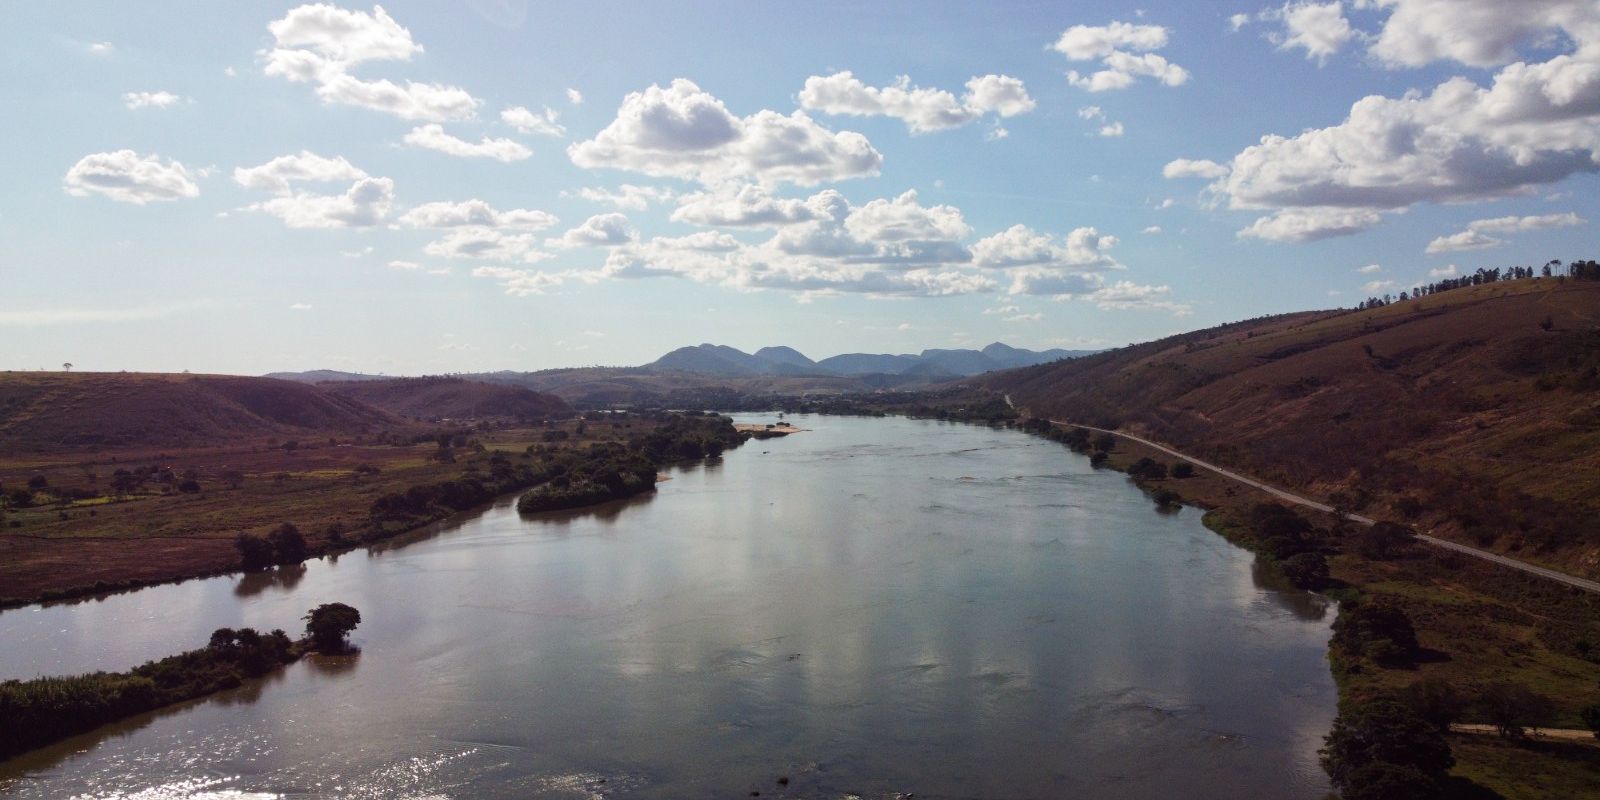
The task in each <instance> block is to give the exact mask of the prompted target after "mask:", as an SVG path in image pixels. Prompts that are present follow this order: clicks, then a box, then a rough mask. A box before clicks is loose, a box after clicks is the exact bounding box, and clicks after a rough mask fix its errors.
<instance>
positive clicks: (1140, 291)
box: [1083, 276, 1190, 317]
mask: <svg viewBox="0 0 1600 800" xmlns="http://www.w3.org/2000/svg"><path fill="white" fill-rule="evenodd" d="M1097 277H1098V276H1097ZM1171 294H1172V289H1171V287H1168V286H1165V285H1163V286H1147V285H1142V284H1137V283H1134V282H1132V281H1117V282H1116V283H1113V284H1110V285H1109V286H1103V287H1101V288H1099V289H1096V290H1094V291H1092V292H1090V293H1088V294H1087V295H1085V296H1084V298H1083V299H1085V300H1087V301H1089V302H1091V303H1094V304H1095V305H1096V306H1098V307H1100V308H1101V309H1103V310H1107V311H1168V312H1171V313H1172V314H1174V315H1176V316H1180V317H1182V316H1187V315H1188V314H1189V310H1190V309H1189V306H1188V305H1187V304H1185V303H1178V302H1174V301H1172V300H1169V299H1167V298H1168V297H1170V296H1171Z"/></svg>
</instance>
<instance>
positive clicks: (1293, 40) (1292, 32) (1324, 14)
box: [1278, 2, 1356, 62]
mask: <svg viewBox="0 0 1600 800" xmlns="http://www.w3.org/2000/svg"><path fill="white" fill-rule="evenodd" d="M1280 13H1281V17H1282V19H1283V26H1284V31H1285V32H1284V36H1283V37H1282V41H1280V42H1279V43H1278V47H1279V48H1281V49H1284V50H1289V49H1292V48H1296V47H1298V48H1301V49H1303V50H1305V51H1306V58H1314V59H1317V61H1319V62H1325V61H1327V60H1328V57H1329V56H1331V55H1333V54H1335V53H1337V52H1339V50H1341V49H1342V48H1343V47H1344V46H1345V44H1346V43H1347V42H1349V41H1350V40H1351V39H1352V38H1354V37H1355V35H1356V34H1355V29H1353V28H1351V27H1350V20H1347V19H1345V17H1344V4H1343V3H1340V2H1332V3H1314V2H1301V3H1290V4H1288V5H1285V6H1284V7H1283V9H1282V10H1281V12H1280Z"/></svg>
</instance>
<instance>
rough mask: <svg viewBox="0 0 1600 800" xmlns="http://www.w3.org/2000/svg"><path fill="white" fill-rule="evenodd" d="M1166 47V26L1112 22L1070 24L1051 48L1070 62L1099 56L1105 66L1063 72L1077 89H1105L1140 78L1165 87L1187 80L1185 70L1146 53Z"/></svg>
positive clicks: (1187, 76) (1125, 84) (1109, 89)
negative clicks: (1158, 82) (1084, 70)
mask: <svg viewBox="0 0 1600 800" xmlns="http://www.w3.org/2000/svg"><path fill="white" fill-rule="evenodd" d="M1166 46H1167V29H1166V28H1163V27H1161V26H1159V25H1133V24H1130V23H1127V22H1112V23H1111V24H1109V25H1100V26H1091V25H1074V26H1072V27H1070V28H1068V29H1067V30H1066V31H1065V32H1063V33H1062V34H1061V38H1060V39H1057V40H1056V43H1055V45H1054V48H1055V50H1056V52H1059V53H1061V54H1062V55H1064V56H1066V57H1067V58H1068V59H1069V60H1072V61H1090V60H1093V59H1100V63H1101V66H1103V67H1105V69H1102V70H1099V71H1097V72H1094V73H1091V74H1088V75H1084V74H1081V73H1079V72H1078V71H1077V70H1072V71H1071V72H1068V73H1067V81H1068V82H1069V83H1071V84H1072V85H1073V86H1076V87H1078V88H1080V89H1086V90H1088V91H1091V92H1106V91H1112V90H1116V89H1125V88H1127V87H1129V86H1131V85H1133V82H1134V81H1135V80H1137V79H1138V78H1141V77H1150V78H1154V79H1156V80H1158V81H1160V82H1161V83H1164V84H1166V85H1167V86H1182V85H1183V84H1184V83H1186V82H1188V80H1189V71H1188V70H1186V69H1184V68H1183V67H1180V66H1178V65H1177V64H1173V63H1171V62H1170V61H1167V60H1166V59H1165V58H1163V57H1162V56H1159V55H1157V54H1155V53H1153V52H1149V51H1152V50H1160V49H1161V48H1163V47H1166ZM1135 53H1138V55H1135Z"/></svg>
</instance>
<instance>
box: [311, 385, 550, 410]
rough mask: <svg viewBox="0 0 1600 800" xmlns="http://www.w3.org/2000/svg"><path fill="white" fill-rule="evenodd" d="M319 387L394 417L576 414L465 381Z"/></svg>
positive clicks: (526, 393) (541, 399)
mask: <svg viewBox="0 0 1600 800" xmlns="http://www.w3.org/2000/svg"><path fill="white" fill-rule="evenodd" d="M319 386H320V387H321V388H322V389H324V390H326V391H328V392H331V393H332V394H335V395H338V396H340V397H347V398H351V399H354V400H357V401H360V402H362V403H365V404H367V405H370V406H374V407H376V408H381V409H383V410H384V411H387V412H389V413H391V414H397V415H399V416H403V417H413V418H417V419H424V420H445V419H449V420H458V419H485V418H500V419H524V420H543V419H559V418H564V417H570V416H572V414H573V411H572V407H571V406H569V405H567V402H566V401H565V400H562V399H561V398H559V397H556V396H554V395H549V394H542V393H540V392H535V391H533V390H531V389H528V388H526V387H522V386H508V385H505V384H493V383H485V382H483V381H470V380H465V379H462V378H444V377H439V378H391V379H388V380H362V381H349V382H341V383H323V384H319Z"/></svg>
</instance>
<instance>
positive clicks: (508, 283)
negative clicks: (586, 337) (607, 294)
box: [472, 267, 603, 349]
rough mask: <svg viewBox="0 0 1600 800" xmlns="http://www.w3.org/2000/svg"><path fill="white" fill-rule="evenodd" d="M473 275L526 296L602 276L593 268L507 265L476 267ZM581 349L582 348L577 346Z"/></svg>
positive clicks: (508, 290) (591, 281)
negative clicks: (547, 269)
mask: <svg viewBox="0 0 1600 800" xmlns="http://www.w3.org/2000/svg"><path fill="white" fill-rule="evenodd" d="M472 275H473V277H477V278H491V279H493V280H495V281H498V282H499V284H500V286H501V288H503V289H505V290H506V294H509V295H512V296H513V297H527V296H530V295H541V294H544V293H545V292H546V291H547V290H549V289H553V288H555V287H558V286H561V285H563V284H566V283H568V282H569V281H570V282H577V283H595V282H598V281H599V280H600V279H601V278H602V277H603V276H602V275H601V274H600V273H599V272H598V271H594V270H563V271H559V272H544V271H540V270H523V269H510V268H507V267H478V268H477V269H474V270H473V271H472ZM578 349H582V348H578Z"/></svg>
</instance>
